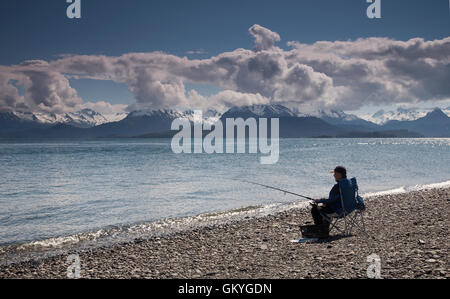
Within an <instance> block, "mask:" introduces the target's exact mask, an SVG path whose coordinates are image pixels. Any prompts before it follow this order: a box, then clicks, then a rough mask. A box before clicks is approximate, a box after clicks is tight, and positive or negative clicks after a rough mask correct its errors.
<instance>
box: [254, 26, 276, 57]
mask: <svg viewBox="0 0 450 299" xmlns="http://www.w3.org/2000/svg"><path fill="white" fill-rule="evenodd" d="M248 31H249V32H250V34H251V35H253V37H254V38H255V47H254V50H255V51H262V50H269V49H271V48H273V47H274V45H275V43H276V42H279V41H280V35H279V34H278V33H276V32H273V31H270V30H269V29H267V28H264V27H262V26H260V25H258V24H255V25H253V26H252V27H250V29H249V30H248Z"/></svg>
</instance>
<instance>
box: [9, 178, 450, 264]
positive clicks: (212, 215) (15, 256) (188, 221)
mask: <svg viewBox="0 0 450 299" xmlns="http://www.w3.org/2000/svg"><path fill="white" fill-rule="evenodd" d="M442 188H450V180H447V181H443V182H439V183H430V184H424V185H414V186H402V187H399V188H394V189H387V190H383V191H375V192H367V193H364V194H362V195H361V196H362V197H363V198H364V199H365V201H368V200H372V199H376V198H378V197H381V196H391V195H397V194H404V193H410V192H414V191H424V190H425V191H426V190H431V189H442ZM304 208H307V209H308V208H309V204H308V201H303V200H300V201H292V202H289V201H288V202H277V203H272V204H266V205H259V206H243V207H239V208H235V209H231V210H224V211H214V212H206V213H201V214H198V215H192V216H186V217H179V218H162V219H159V220H154V221H149V222H148V221H147V222H139V223H135V224H127V225H115V226H109V227H106V228H99V229H96V230H90V231H86V232H80V233H77V234H72V235H63V236H56V237H51V238H45V239H41V240H33V241H27V242H19V243H15V244H4V245H0V266H2V265H3V266H4V265H8V264H17V263H21V262H27V261H36V260H42V259H46V258H50V257H53V256H58V255H64V254H66V255H67V253H68V252H83V251H86V250H92V249H97V248H102V247H112V246H115V245H120V244H124V243H129V242H134V241H135V240H144V241H147V240H150V239H152V238H155V237H170V236H173V235H176V234H178V233H182V232H189V231H192V230H196V229H204V228H210V227H214V226H217V225H223V224H228V223H233V222H239V221H244V220H247V219H250V218H261V217H266V216H268V215H272V214H279V213H281V212H289V211H291V210H294V209H304ZM5 261H6V263H5Z"/></svg>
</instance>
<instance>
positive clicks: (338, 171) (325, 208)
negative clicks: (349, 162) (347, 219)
mask: <svg viewBox="0 0 450 299" xmlns="http://www.w3.org/2000/svg"><path fill="white" fill-rule="evenodd" d="M332 172H333V173H334V179H335V180H336V183H338V182H339V181H340V180H342V179H345V178H347V170H346V169H345V167H344V166H337V167H336V168H335V169H334V170H333V171H332ZM319 204H322V206H319ZM341 208H342V204H341V193H340V192H339V184H336V185H334V186H333V188H332V189H331V191H330V194H329V196H328V199H316V200H314V204H313V207H312V209H311V214H312V217H313V219H314V224H316V225H321V226H323V227H324V228H326V230H328V229H329V226H330V223H329V222H328V221H326V220H324V219H323V217H322V215H321V213H324V214H333V213H334V212H336V211H338V210H339V209H341Z"/></svg>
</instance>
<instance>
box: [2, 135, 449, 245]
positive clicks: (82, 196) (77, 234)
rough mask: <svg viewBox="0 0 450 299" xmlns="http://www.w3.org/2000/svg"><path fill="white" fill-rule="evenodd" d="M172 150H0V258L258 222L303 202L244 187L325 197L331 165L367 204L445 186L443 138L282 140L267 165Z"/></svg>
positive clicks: (24, 143) (54, 145)
mask: <svg viewBox="0 0 450 299" xmlns="http://www.w3.org/2000/svg"><path fill="white" fill-rule="evenodd" d="M170 141H171V140H170V139H101V140H77V141H74V140H66V141H61V140H53V141H52V140H20V141H18V140H2V141H0V249H1V247H3V248H6V247H7V246H10V247H11V246H13V245H14V246H18V245H17V244H22V245H23V244H34V245H36V244H38V245H40V246H58V245H61V244H63V243H77V242H79V241H80V240H88V241H89V240H90V241H92V240H94V241H97V240H98V238H99V237H101V236H110V237H111V236H114V238H116V239H117V240H124V238H125V236H130V235H131V236H133V233H135V234H136V236H137V235H139V236H140V237H143V236H150V235H152V234H155V233H158V232H159V233H161V232H163V231H164V232H168V231H169V232H170V231H175V230H177V229H178V230H180V229H183V228H185V227H189V226H191V225H193V223H194V224H195V223H196V222H201V217H200V218H199V215H200V216H203V218H204V219H207V218H208V217H209V218H210V219H212V218H213V219H214V220H215V221H217V220H218V219H221V220H224V219H225V218H227V217H230V215H238V214H239V215H248V214H249V213H257V214H258V213H259V214H260V215H263V214H267V213H271V212H274V211H276V210H280V209H286V208H289V207H292V206H296V205H301V204H302V203H301V202H300V200H301V199H300V198H297V197H294V196H291V195H285V194H283V193H282V192H278V191H273V190H270V189H265V188H262V187H259V186H255V185H251V184H248V183H246V182H244V180H248V181H253V182H257V183H261V184H266V185H271V186H275V187H278V188H282V189H287V190H289V191H291V192H295V193H300V194H304V195H307V196H311V197H315V198H316V197H317V198H318V197H326V196H327V195H328V192H329V190H330V188H331V187H332V185H333V184H334V180H333V176H332V174H330V173H329V170H330V169H333V168H334V167H335V166H337V165H344V166H345V167H347V169H348V175H349V176H352V177H353V176H355V177H357V179H358V182H359V187H360V192H361V193H362V194H366V195H374V194H377V193H379V192H385V193H386V192H387V193H396V192H397V193H399V192H405V191H407V190H411V189H414V188H420V186H423V185H427V184H434V183H442V184H444V185H445V184H448V183H449V181H450V169H449V166H450V139H445V138H444V139H281V140H280V158H279V162H278V163H277V164H274V165H262V164H260V163H259V156H258V155H253V154H212V155H210V154H174V153H173V152H172V150H171V147H170ZM381 194H382V193H381ZM137 232H139V234H137ZM119 237H120V238H119ZM133 237H135V236H133ZM114 238H112V239H114ZM110 239H111V238H110ZM0 251H1V250H0ZM0 253H1V252H0Z"/></svg>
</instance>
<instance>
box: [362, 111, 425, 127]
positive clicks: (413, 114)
mask: <svg viewBox="0 0 450 299" xmlns="http://www.w3.org/2000/svg"><path fill="white" fill-rule="evenodd" d="M426 114H427V113H426V112H424V111H419V110H418V109H415V108H401V107H399V108H397V109H396V110H394V111H384V110H383V109H381V110H379V111H377V112H376V113H375V114H373V115H368V116H362V118H364V119H365V120H367V121H371V122H373V123H376V124H379V125H381V124H385V123H387V122H388V121H391V120H399V121H409V120H416V119H419V118H422V117H424V116H425V115H426Z"/></svg>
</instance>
